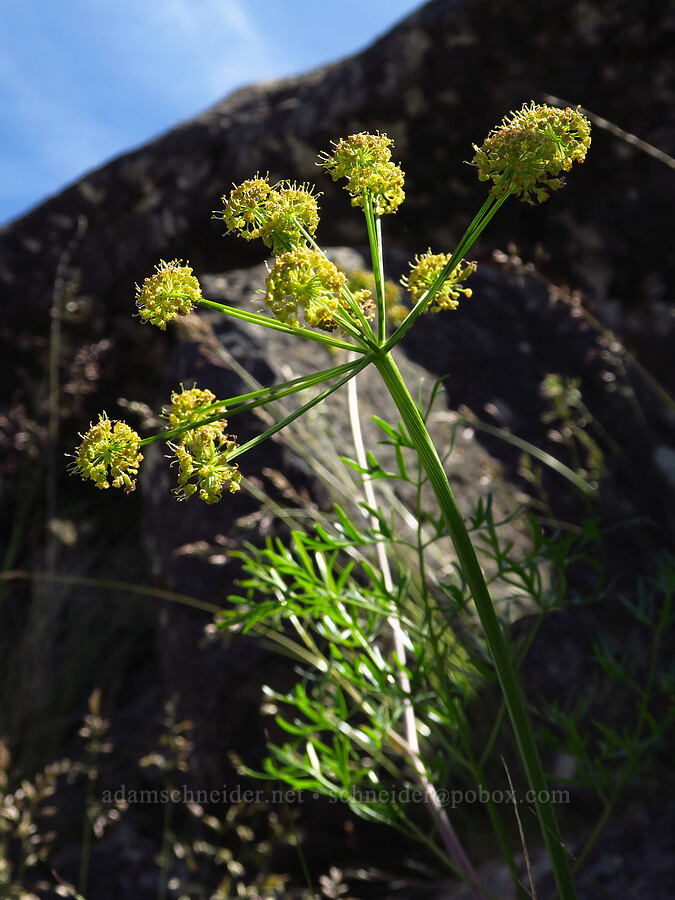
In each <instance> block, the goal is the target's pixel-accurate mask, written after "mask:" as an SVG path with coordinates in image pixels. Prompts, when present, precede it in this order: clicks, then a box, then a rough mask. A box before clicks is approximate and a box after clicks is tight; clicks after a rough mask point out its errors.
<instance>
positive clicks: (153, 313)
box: [136, 259, 202, 331]
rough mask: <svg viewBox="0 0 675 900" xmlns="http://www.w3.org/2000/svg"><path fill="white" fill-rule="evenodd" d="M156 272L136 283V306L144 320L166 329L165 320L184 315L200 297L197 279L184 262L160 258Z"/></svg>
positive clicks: (200, 292) (190, 310) (168, 320)
mask: <svg viewBox="0 0 675 900" xmlns="http://www.w3.org/2000/svg"><path fill="white" fill-rule="evenodd" d="M155 268H156V272H155V274H154V275H151V276H150V277H149V278H146V279H145V281H144V282H143V286H142V287H139V286H138V285H136V306H137V307H138V311H139V313H140V316H141V319H143V321H144V322H150V323H151V324H152V325H156V326H157V327H158V328H161V330H162V331H164V330H166V326H167V323H168V322H170V321H171V320H172V319H175V318H176V316H187V315H188V313H190V312H192V309H193V308H194V306H195V305H196V304H197V303H199V301H200V300H201V299H202V291H201V288H200V286H199V281H198V280H197V279H196V277H195V276H194V275H193V274H192V269H191V268H190V266H188V265H185V266H184V265H182V264H181V263H180V261H179V260H177V259H174V260H172V261H171V262H164V260H161V262H160V263H159V265H158V266H156V267H155Z"/></svg>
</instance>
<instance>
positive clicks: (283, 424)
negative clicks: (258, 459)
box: [228, 354, 373, 460]
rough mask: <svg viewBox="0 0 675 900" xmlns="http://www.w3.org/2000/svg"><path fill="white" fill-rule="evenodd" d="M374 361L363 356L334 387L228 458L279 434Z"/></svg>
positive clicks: (239, 448) (239, 454)
mask: <svg viewBox="0 0 675 900" xmlns="http://www.w3.org/2000/svg"><path fill="white" fill-rule="evenodd" d="M372 361H373V357H372V355H371V354H368V355H367V356H363V357H362V358H361V360H359V362H357V363H356V365H355V366H353V367H352V368H351V369H350V370H349V371H348V372H347V374H346V375H344V376H343V377H342V378H341V379H340V380H339V381H337V382H336V383H335V384H334V385H332V387H329V388H326V390H325V391H321V393H319V394H317V395H316V397H313V398H312V399H311V400H309V401H308V402H307V403H305V404H304V405H303V406H301V407H300V408H299V409H296V410H295V412H292V413H290V415H288V416H286V417H285V418H284V419H281V421H280V422H277V423H276V424H275V425H273V426H272V427H271V428H268V429H267V431H264V432H263V433H262V434H259V435H256V437H254V438H252V439H251V440H250V441H247V442H246V443H245V444H242V445H241V447H237V449H236V450H234V451H233V452H232V453H230V455H229V456H228V460H231V459H235V458H236V457H237V456H241V455H242V453H246V452H247V451H248V450H252V449H253V448H254V447H257V446H258V444H261V443H262V442H263V441H266V440H267V438H270V437H272V435H274V434H277V432H279V431H282V430H283V429H284V428H285V427H286V426H287V425H290V424H291V422H294V421H295V420H296V419H298V418H300V416H303V415H304V414H305V413H306V412H307V411H308V410H309V409H311V408H312V407H313V406H316V405H317V403H321V402H322V401H323V400H325V399H326V397H330V395H331V394H333V393H334V392H335V391H337V390H338V388H341V387H342V385H343V384H346V383H347V382H348V381H349V379H350V378H353V377H354V376H355V375H358V374H359V372H360V371H361V370H362V369H365V368H366V366H368V365H370V363H371V362H372Z"/></svg>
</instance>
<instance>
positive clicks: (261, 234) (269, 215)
mask: <svg viewBox="0 0 675 900" xmlns="http://www.w3.org/2000/svg"><path fill="white" fill-rule="evenodd" d="M221 199H222V201H223V204H224V209H223V213H222V217H223V220H224V222H225V225H226V226H227V230H228V232H232V233H235V234H238V235H240V237H243V238H245V239H246V240H247V241H251V240H254V239H255V238H262V240H263V243H264V244H265V246H266V247H269V248H270V249H271V250H272V252H273V253H283V252H284V251H286V250H290V249H291V248H293V247H296V246H298V245H301V244H305V243H306V242H307V238H306V235H313V234H314V233H315V232H316V229H317V226H318V224H319V207H318V204H317V201H316V197H315V195H314V194H313V193H312V189H311V188H310V187H309V185H305V184H296V183H295V182H284V181H282V182H279V184H277V185H276V186H275V187H272V186H271V185H270V183H269V181H268V179H267V176H264V177H261V176H260V175H256V176H255V178H250V179H249V180H248V181H244V182H243V184H240V185H238V186H236V187H234V188H233V189H232V191H231V192H230V195H229V197H226V196H223V197H222V198H221Z"/></svg>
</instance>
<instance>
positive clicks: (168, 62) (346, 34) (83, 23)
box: [0, 0, 422, 224]
mask: <svg viewBox="0 0 675 900" xmlns="http://www.w3.org/2000/svg"><path fill="white" fill-rule="evenodd" d="M421 4H422V0H341V2H339V3H322V2H320V0H313V2H310V0H60V2H55V0H2V2H1V4H0V12H1V13H2V15H1V16H0V109H1V110H2V124H1V125H0V224H2V223H5V222H7V221H9V220H11V219H12V218H14V217H16V216H17V215H20V214H21V213H23V212H25V211H27V210H28V209H30V208H31V207H33V206H35V205H36V204H37V203H39V202H40V201H42V200H43V199H44V198H45V197H47V196H49V195H50V194H53V193H56V192H57V191H59V190H60V189H61V188H63V187H65V185H67V184H68V183H69V182H71V181H73V180H75V179H76V178H78V176H80V175H81V174H82V173H83V172H85V171H87V170H88V169H92V168H96V167H97V166H99V165H101V164H102V163H104V162H105V161H107V160H109V159H111V158H112V157H114V156H116V155H118V154H119V153H122V152H124V151H125V150H128V149H130V148H132V147H135V146H138V145H139V144H142V143H144V142H145V141H147V140H150V139H151V138H153V137H155V136H156V135H158V134H161V132H163V131H165V130H166V129H168V128H170V127H171V126H172V125H174V124H176V123H177V122H180V121H182V120H184V119H187V118H191V117H192V116H194V115H196V114H197V113H199V112H201V111H202V110H204V109H206V108H208V107H209V106H211V105H212V104H214V103H216V102H218V101H219V100H221V99H222V98H223V97H224V96H226V95H227V94H229V93H230V92H231V91H232V90H234V89H235V88H237V87H241V86H242V85H245V84H250V83H251V82H253V81H258V80H260V79H265V78H279V77H283V76H284V75H291V74H296V73H299V72H304V71H306V70H308V69H312V68H314V67H316V66H318V65H321V64H322V63H325V62H330V61H332V60H335V59H339V58H341V57H342V56H345V55H347V54H349V53H354V52H356V51H358V50H361V49H362V48H363V47H365V46H366V45H367V44H369V43H370V42H371V41H372V40H373V39H374V38H376V37H378V36H379V35H381V34H382V33H384V32H385V31H387V30H388V29H389V28H390V27H391V25H393V24H394V23H395V22H397V21H399V20H400V19H401V18H403V17H404V16H406V15H407V14H408V13H410V12H411V11H412V10H414V9H416V8H417V7H418V6H420V5H421Z"/></svg>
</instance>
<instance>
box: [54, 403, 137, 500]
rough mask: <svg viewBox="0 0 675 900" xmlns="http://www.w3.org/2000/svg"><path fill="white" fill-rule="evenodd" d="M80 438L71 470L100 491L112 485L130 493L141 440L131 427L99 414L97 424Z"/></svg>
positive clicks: (133, 482) (134, 479) (134, 480)
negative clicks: (92, 483) (89, 481)
mask: <svg viewBox="0 0 675 900" xmlns="http://www.w3.org/2000/svg"><path fill="white" fill-rule="evenodd" d="M80 437H81V438H82V441H81V443H80V445H79V447H78V448H77V450H76V451H75V461H74V462H73V463H72V465H71V469H72V471H73V472H76V473H77V474H79V475H80V477H81V478H82V479H83V480H84V481H86V480H87V479H89V480H91V481H93V482H94V484H95V485H96V487H97V488H100V489H101V490H106V489H107V488H109V487H110V486H111V484H112V486H113V487H116V488H122V489H123V490H124V492H125V493H126V494H128V493H130V492H131V491H133V490H134V488H135V487H136V476H137V475H138V467H139V465H140V463H141V460H142V459H143V454H142V453H141V452H140V446H141V439H140V437H139V435H138V434H137V433H136V432H135V431H134V430H133V428H130V427H129V426H128V425H127V424H126V422H120V421H117V420H114V419H109V418H108V417H107V415H106V414H105V413H101V414H100V415H99V418H98V422H97V423H96V425H93V424H92V425H91V426H90V428H89V430H88V431H87V432H86V434H81V435H80Z"/></svg>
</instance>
